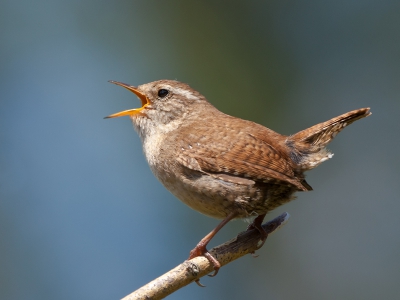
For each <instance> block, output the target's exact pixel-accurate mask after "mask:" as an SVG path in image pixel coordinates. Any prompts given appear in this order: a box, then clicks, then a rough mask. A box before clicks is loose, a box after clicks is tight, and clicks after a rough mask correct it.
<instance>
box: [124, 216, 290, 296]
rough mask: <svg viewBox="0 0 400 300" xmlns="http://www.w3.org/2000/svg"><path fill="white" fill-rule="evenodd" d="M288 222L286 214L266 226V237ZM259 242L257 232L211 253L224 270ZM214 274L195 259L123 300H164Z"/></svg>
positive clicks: (206, 263)
mask: <svg viewBox="0 0 400 300" xmlns="http://www.w3.org/2000/svg"><path fill="white" fill-rule="evenodd" d="M288 219H289V214H288V213H283V214H282V215H280V216H279V217H276V218H275V219H273V220H272V221H269V222H267V223H265V224H264V225H263V228H264V230H265V231H266V232H267V234H271V233H273V232H274V231H276V230H277V229H279V228H280V227H282V226H283V225H284V224H285V223H286V222H287V220H288ZM259 242H260V234H259V232H258V231H257V230H251V231H245V232H242V233H240V234H239V235H238V236H237V237H235V238H233V239H231V240H229V241H228V242H226V243H224V244H222V245H219V246H217V247H215V248H213V249H211V250H210V253H211V255H213V256H214V257H215V258H216V259H218V261H219V262H220V263H221V266H224V265H226V264H228V263H230V262H232V261H234V260H236V259H238V258H239V257H242V256H244V255H246V254H249V253H253V252H254V251H256V250H258V243H259ZM213 271H214V269H213V266H212V265H211V264H210V262H209V261H208V259H206V258H205V257H204V256H199V257H195V258H193V259H191V260H186V261H184V262H183V263H181V264H180V265H179V266H177V267H176V268H174V269H172V270H171V271H169V272H167V273H165V274H164V275H162V276H160V277H158V278H157V279H155V280H153V281H151V282H149V283H148V284H146V285H144V286H142V287H141V288H139V289H138V290H136V291H134V292H133V293H131V294H129V295H128V296H126V297H124V298H123V299H122V300H138V299H143V300H144V299H152V300H157V299H163V298H165V297H166V296H168V295H170V294H172V293H173V292H175V291H177V290H178V289H180V288H182V287H184V286H186V285H188V284H189V283H191V282H193V281H195V280H196V279H199V278H201V277H203V276H205V275H207V274H209V273H210V272H213Z"/></svg>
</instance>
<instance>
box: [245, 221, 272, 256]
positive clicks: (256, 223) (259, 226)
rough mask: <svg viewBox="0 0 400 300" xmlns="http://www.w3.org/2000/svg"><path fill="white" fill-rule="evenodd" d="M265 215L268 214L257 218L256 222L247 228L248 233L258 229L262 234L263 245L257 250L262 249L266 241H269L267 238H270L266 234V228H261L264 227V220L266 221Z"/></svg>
mask: <svg viewBox="0 0 400 300" xmlns="http://www.w3.org/2000/svg"><path fill="white" fill-rule="evenodd" d="M265 215H266V214H263V215H259V216H258V217H257V218H255V219H254V221H253V222H252V223H251V224H250V225H249V226H248V227H247V231H249V230H253V229H257V230H258V232H259V233H260V234H261V245H259V246H258V247H257V250H258V249H260V248H261V247H262V246H263V245H264V243H265V241H266V239H267V237H268V234H267V233H266V232H265V230H264V228H262V226H261V225H262V222H263V220H264V218H265ZM252 255H253V256H254V252H253V253H252Z"/></svg>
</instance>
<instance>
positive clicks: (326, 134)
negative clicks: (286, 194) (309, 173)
mask: <svg viewBox="0 0 400 300" xmlns="http://www.w3.org/2000/svg"><path fill="white" fill-rule="evenodd" d="M370 115H371V113H370V111H369V108H360V109H356V110H353V111H350V112H348V113H345V114H343V115H340V116H338V117H336V118H333V119H330V120H329V121H326V122H323V123H319V124H317V125H314V126H312V127H310V128H307V129H305V130H302V131H300V132H298V133H296V134H294V135H292V136H289V137H288V139H287V140H286V144H287V145H288V146H289V147H290V148H291V153H290V155H291V158H292V160H293V161H294V162H295V163H296V164H297V165H298V166H299V168H300V169H301V170H303V171H305V170H309V169H312V168H315V167H316V166H318V165H319V164H320V163H322V162H324V161H325V160H327V159H329V158H331V157H332V156H333V154H332V153H330V152H329V151H328V150H327V149H326V148H325V147H326V145H328V144H329V143H330V142H331V141H332V140H333V138H334V137H335V136H336V135H337V134H338V133H339V132H340V131H342V129H343V128H345V127H346V126H347V125H350V124H351V123H353V122H354V121H357V120H359V119H362V118H365V117H368V116H370Z"/></svg>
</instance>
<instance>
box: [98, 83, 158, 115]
mask: <svg viewBox="0 0 400 300" xmlns="http://www.w3.org/2000/svg"><path fill="white" fill-rule="evenodd" d="M108 82H111V83H114V84H116V85H119V86H122V87H124V88H126V89H127V90H129V91H131V92H132V93H134V94H135V95H136V96H137V97H138V98H139V99H140V101H141V102H142V107H141V108H133V109H128V110H124V111H121V112H118V113H115V114H112V115H109V116H107V117H105V118H104V119H109V118H117V117H122V116H132V115H135V114H138V113H140V112H141V111H142V110H143V109H144V108H145V107H146V106H147V105H149V104H150V101H149V98H147V97H146V95H145V94H142V93H141V92H139V91H138V90H137V88H136V87H134V86H131V85H129V84H126V83H122V82H118V81H114V80H109V81H108Z"/></svg>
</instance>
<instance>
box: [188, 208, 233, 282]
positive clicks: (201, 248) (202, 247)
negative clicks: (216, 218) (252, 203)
mask: <svg viewBox="0 0 400 300" xmlns="http://www.w3.org/2000/svg"><path fill="white" fill-rule="evenodd" d="M236 216H237V213H236V212H231V213H230V214H229V215H228V216H227V217H226V218H225V219H223V220H222V222H221V223H219V224H218V226H217V227H215V228H214V229H213V230H212V231H211V232H210V233H209V234H207V235H206V236H205V237H204V238H202V240H201V241H200V242H199V243H198V244H197V246H196V247H194V249H193V250H192V251H190V255H189V258H188V259H192V258H195V257H197V256H201V255H203V256H204V257H205V258H207V259H208V261H209V262H210V263H211V264H212V265H213V266H214V274H212V275H209V276H211V277H213V276H215V275H217V273H218V270H219V268H221V264H220V263H219V262H218V260H217V259H216V258H215V257H214V256H212V255H211V254H210V253H209V252H208V250H207V248H206V247H207V244H208V243H209V242H210V241H211V239H212V238H213V237H214V236H215V235H216V234H217V232H218V231H219V230H220V229H221V228H222V227H224V226H225V225H226V223H228V222H229V221H230V220H232V219H233V218H235V217H236ZM196 283H197V284H198V285H200V282H199V281H198V280H196Z"/></svg>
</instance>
